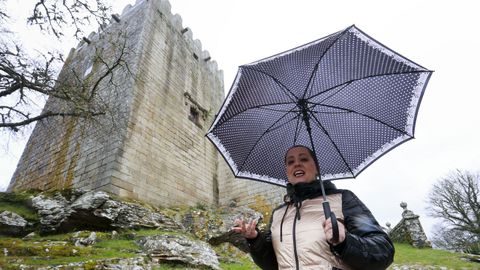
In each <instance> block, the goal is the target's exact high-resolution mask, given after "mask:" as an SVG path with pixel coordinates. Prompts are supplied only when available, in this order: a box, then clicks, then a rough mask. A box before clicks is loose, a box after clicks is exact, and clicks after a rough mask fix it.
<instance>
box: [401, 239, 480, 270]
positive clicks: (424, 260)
mask: <svg viewBox="0 0 480 270" xmlns="http://www.w3.org/2000/svg"><path fill="white" fill-rule="evenodd" d="M461 256H462V254H461V253H455V252H449V251H445V250H438V249H429V248H423V249H418V248H414V247H412V246H410V245H408V244H397V243H396V244H395V259H394V264H396V265H422V266H426V265H433V266H444V267H448V269H472V270H474V269H475V270H478V269H480V263H473V262H466V261H464V260H462V259H461Z"/></svg>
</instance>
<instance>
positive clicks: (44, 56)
mask: <svg viewBox="0 0 480 270" xmlns="http://www.w3.org/2000/svg"><path fill="white" fill-rule="evenodd" d="M3 3H4V0H0V24H2V25H3V23H1V22H2V21H5V20H8V18H9V17H10V16H9V14H8V11H7V10H6V8H5V6H4V5H2V4H3ZM108 11H109V8H108V6H107V5H106V4H105V3H104V1H103V0H62V1H59V0H42V1H37V2H36V4H34V6H33V12H32V15H31V16H30V17H29V18H28V22H29V23H30V24H32V25H36V26H39V28H40V31H43V32H44V34H47V35H48V34H50V35H53V36H54V37H55V38H59V39H60V38H62V37H63V36H64V35H65V33H66V32H69V31H73V33H72V35H73V36H75V37H76V38H77V39H80V37H81V36H82V35H83V27H84V26H85V25H89V24H90V23H96V24H98V25H99V26H100V28H101V29H102V27H104V26H105V25H106V23H107V22H108V21H109V18H108V17H107V15H106V14H107V12H108ZM0 32H1V33H4V34H2V36H1V37H0V129H4V130H5V129H7V130H10V131H14V132H17V131H19V130H21V129H22V128H25V127H26V126H28V125H29V124H31V123H34V122H36V121H39V120H43V119H46V118H52V117H59V116H61V117H79V118H93V117H95V116H98V115H104V114H106V113H107V111H108V110H109V107H108V104H107V103H106V102H105V101H104V100H102V97H101V96H100V95H99V94H98V92H99V87H100V85H102V84H105V83H111V84H113V82H114V80H113V76H114V72H115V71H116V70H118V69H125V70H128V65H127V63H126V61H125V57H126V54H127V53H128V47H127V42H126V37H125V35H123V36H122V35H118V36H117V37H118V38H119V39H118V40H115V41H112V43H115V44H116V45H115V49H114V50H111V51H109V52H106V51H105V50H104V49H102V48H96V55H95V60H94V61H95V63H96V64H97V66H98V65H99V66H101V68H97V72H96V75H95V76H94V78H93V79H88V80H86V79H85V76H83V75H82V74H79V72H78V71H77V70H75V68H71V69H69V70H68V71H66V72H69V73H71V74H69V76H64V77H63V78H65V77H68V78H70V79H69V80H63V79H62V80H61V81H59V80H57V76H58V74H59V71H60V67H61V66H62V64H64V58H63V56H62V54H60V53H58V52H56V51H55V50H53V49H52V50H50V51H48V52H46V53H38V54H37V55H30V54H29V53H27V52H26V50H25V49H24V46H23V44H21V43H19V42H18V41H16V39H15V33H12V32H11V31H9V29H8V28H0ZM120 38H123V39H121V40H120ZM86 41H89V40H88V39H86ZM64 70H65V69H64ZM42 98H43V99H44V100H45V99H47V98H54V99H58V100H59V101H60V102H61V104H63V105H62V106H55V107H51V108H46V109H43V110H42V107H43V104H44V102H39V100H41V99H42Z"/></svg>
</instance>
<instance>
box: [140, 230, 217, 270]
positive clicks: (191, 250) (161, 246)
mask: <svg viewBox="0 0 480 270" xmlns="http://www.w3.org/2000/svg"><path fill="white" fill-rule="evenodd" d="M137 243H138V244H139V246H140V247H141V248H142V250H143V251H144V252H145V253H146V254H147V255H148V256H149V257H150V258H151V259H152V261H153V262H154V263H155V262H159V263H161V262H174V263H182V264H185V265H188V266H191V267H198V266H199V267H200V268H202V267H207V268H210V269H220V267H219V262H218V258H217V255H216V254H215V252H214V251H213V249H212V248H211V247H210V246H209V245H208V244H207V243H205V242H203V241H198V240H191V239H188V238H187V237H185V236H181V235H155V236H148V237H144V238H142V239H140V240H139V241H137Z"/></svg>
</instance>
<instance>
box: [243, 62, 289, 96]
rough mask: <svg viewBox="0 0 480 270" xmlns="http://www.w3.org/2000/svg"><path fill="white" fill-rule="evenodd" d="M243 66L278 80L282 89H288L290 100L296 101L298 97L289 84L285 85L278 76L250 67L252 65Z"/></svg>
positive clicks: (275, 80) (287, 93)
mask: <svg viewBox="0 0 480 270" xmlns="http://www.w3.org/2000/svg"><path fill="white" fill-rule="evenodd" d="M242 68H244V69H250V70H252V71H256V72H259V73H262V74H264V75H266V76H268V77H270V78H272V80H273V81H274V82H276V83H277V84H278V85H280V86H281V87H280V89H282V90H284V91H286V92H285V94H286V95H287V96H288V97H289V98H290V100H292V102H295V100H296V99H298V97H297V96H296V95H295V94H294V93H293V92H292V91H291V90H290V89H288V87H287V86H285V85H284V84H283V83H282V82H280V81H279V80H278V79H277V78H275V77H273V76H272V75H270V74H268V73H266V72H265V71H262V70H258V69H256V68H252V67H250V66H242ZM289 94H290V95H292V96H293V98H292V97H291V96H290V95H289Z"/></svg>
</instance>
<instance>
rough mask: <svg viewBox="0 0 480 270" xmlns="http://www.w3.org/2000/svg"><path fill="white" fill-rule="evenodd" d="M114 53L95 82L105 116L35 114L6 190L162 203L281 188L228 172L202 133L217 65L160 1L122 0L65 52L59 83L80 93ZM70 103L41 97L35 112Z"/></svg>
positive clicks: (217, 100) (219, 93) (216, 103)
mask: <svg viewBox="0 0 480 270" xmlns="http://www.w3.org/2000/svg"><path fill="white" fill-rule="evenodd" d="M119 57H121V59H122V60H124V62H125V65H124V66H122V67H121V68H117V69H115V71H114V73H113V75H112V76H110V77H107V78H106V79H104V80H103V81H102V82H101V83H100V84H99V85H98V87H97V88H98V89H97V91H98V93H99V95H98V98H99V99H100V101H101V102H99V104H106V105H108V110H107V114H106V115H104V116H102V117H96V118H94V120H88V121H87V120H83V119H75V118H54V119H49V120H46V121H42V122H39V123H38V124H37V125H36V127H35V129H34V131H33V133H32V135H31V137H30V139H29V142H28V144H27V146H26V148H25V151H24V153H23V155H22V157H21V160H20V162H19V164H18V166H17V170H16V172H15V174H14V175H13V177H12V181H11V183H10V186H9V190H21V189H29V188H37V189H42V190H45V189H62V188H71V187H74V188H81V189H86V190H105V191H108V192H111V193H113V194H117V195H119V196H122V197H130V198H134V199H140V200H144V201H148V202H150V203H156V204H162V205H179V204H188V205H193V204H196V203H206V204H228V203H230V202H231V201H232V200H234V201H236V202H237V204H238V205H247V204H250V203H254V202H255V199H256V197H257V196H259V195H261V196H265V198H266V199H267V200H271V201H272V202H279V201H280V200H281V198H282V195H283V193H284V189H283V188H276V187H274V186H272V185H268V184H263V183H258V182H254V181H249V180H241V179H234V177H233V175H232V173H231V171H230V169H229V168H228V166H227V165H226V163H225V161H224V160H223V159H222V158H221V156H220V155H219V154H218V152H217V150H216V149H215V147H214V146H213V144H211V143H210V142H209V141H208V140H207V139H206V137H205V133H206V132H207V129H208V128H209V126H210V123H211V122H212V121H213V118H214V114H215V113H216V112H217V111H218V109H219V107H220V105H221V103H222V101H223V98H224V86H223V73H222V71H220V70H218V67H217V64H216V62H215V61H213V60H212V59H211V56H210V53H209V52H208V51H205V50H203V49H202V45H201V42H200V41H199V40H194V39H193V34H192V31H191V30H190V29H189V28H186V27H184V26H182V19H181V17H180V16H179V15H177V14H175V15H173V14H171V11H170V3H169V2H168V1H166V0H150V1H147V0H143V1H137V3H136V4H135V5H134V6H130V5H129V6H127V7H126V8H125V9H124V11H123V13H122V15H121V16H120V20H119V21H116V20H112V23H111V24H110V25H109V26H108V27H107V28H106V29H103V30H101V31H98V33H92V34H91V35H90V36H89V37H88V39H86V40H85V41H82V42H80V43H79V45H78V46H77V48H75V49H72V50H71V52H70V54H69V56H68V58H67V60H66V62H65V64H64V68H63V69H62V72H61V74H60V76H59V82H70V81H71V83H69V84H67V85H68V87H74V88H75V89H78V91H87V92H88V91H90V90H89V89H91V88H92V87H93V86H92V85H91V84H88V83H89V82H91V83H92V84H93V83H94V82H96V81H98V79H99V78H101V76H102V74H105V71H106V69H107V68H109V67H112V66H113V65H114V61H115V59H119ZM104 60H108V63H107V64H108V65H104V64H103V63H102V62H103V61H104ZM59 85H60V84H59ZM85 89H86V90H85ZM71 105H72V104H64V103H62V102H61V101H59V100H56V99H54V98H50V99H49V100H48V102H47V104H46V106H45V108H44V110H49V109H51V108H52V107H56V106H71Z"/></svg>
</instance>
